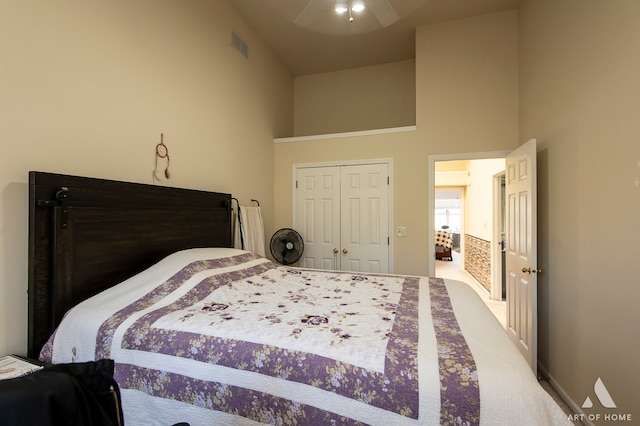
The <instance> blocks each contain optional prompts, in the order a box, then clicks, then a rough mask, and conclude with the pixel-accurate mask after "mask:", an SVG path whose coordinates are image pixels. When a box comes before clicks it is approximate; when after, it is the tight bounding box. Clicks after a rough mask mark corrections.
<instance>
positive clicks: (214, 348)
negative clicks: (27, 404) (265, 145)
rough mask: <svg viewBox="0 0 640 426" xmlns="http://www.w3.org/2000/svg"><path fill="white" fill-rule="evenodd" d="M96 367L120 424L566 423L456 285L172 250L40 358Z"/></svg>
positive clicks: (240, 254) (65, 328)
mask: <svg viewBox="0 0 640 426" xmlns="http://www.w3.org/2000/svg"><path fill="white" fill-rule="evenodd" d="M103 358H109V359H113V360H114V361H115V373H114V377H115V379H116V380H117V382H118V384H119V386H120V388H121V393H122V404H123V410H124V415H125V422H126V423H127V424H128V425H137V424H141V425H142V424H144V425H148V424H159V425H160V424H174V423H178V422H188V423H190V424H191V425H192V426H195V425H210V424H217V425H218V424H220V425H227V424H228V425H245V424H246V425H250V424H264V423H266V424H354V425H355V424H372V425H377V424H379V425H439V424H526V425H536V424H540V425H553V424H569V422H568V419H567V416H566V415H565V414H564V413H563V412H562V410H561V409H560V408H559V407H558V406H557V404H556V403H555V402H554V401H553V400H552V399H551V398H550V397H549V395H548V394H547V393H546V392H545V391H544V390H543V389H542V388H541V387H540V386H539V384H538V383H537V380H536V378H535V376H534V374H533V372H532V371H531V370H530V368H529V367H528V365H527V364H526V362H525V360H524V358H523V357H522V356H521V355H520V354H519V353H518V351H517V349H516V348H515V346H514V345H513V344H512V343H511V341H510V340H509V339H508V337H507V335H506V333H505V331H504V329H503V328H502V327H501V326H500V324H499V323H498V321H497V320H496V319H495V317H493V315H492V314H491V312H489V310H488V309H487V308H486V306H485V305H484V303H483V302H482V301H481V300H480V298H479V297H478V295H477V294H476V293H475V291H474V290H473V289H471V288H470V287H469V286H468V285H467V284H465V283H462V282H458V281H452V280H442V279H438V278H427V277H413V276H400V275H384V274H360V273H353V272H335V271H324V270H311V269H302V268H294V267H287V266H282V265H279V264H276V263H273V262H271V261H269V260H267V259H265V258H263V257H260V256H257V255H255V254H253V253H249V252H245V251H241V250H235V249H220V248H211V249H192V250H185V251H181V252H178V253H175V254H173V255H171V256H169V257H167V258H166V259H164V260H162V261H161V262H159V263H158V264H156V265H154V266H153V267H151V268H149V269H148V270H146V271H144V272H142V273H140V274H138V275H136V276H134V277H132V278H131V279H129V280H127V281H125V282H123V283H120V284H118V285H116V286H114V287H112V288H110V289H108V290H106V291H104V292H102V293H100V294H99V295H96V296H94V297H92V298H90V299H88V300H86V301H84V302H82V303H81V304H79V305H77V306H76V307H74V308H73V309H71V310H70V311H69V312H68V313H67V314H66V315H65V317H64V319H63V321H62V323H61V324H60V326H59V327H58V328H57V330H56V331H55V332H54V334H53V335H52V336H51V338H50V339H49V341H48V343H47V344H46V345H45V347H44V348H43V350H42V352H41V359H42V360H43V361H48V362H53V363H61V362H82V361H89V360H95V359H103Z"/></svg>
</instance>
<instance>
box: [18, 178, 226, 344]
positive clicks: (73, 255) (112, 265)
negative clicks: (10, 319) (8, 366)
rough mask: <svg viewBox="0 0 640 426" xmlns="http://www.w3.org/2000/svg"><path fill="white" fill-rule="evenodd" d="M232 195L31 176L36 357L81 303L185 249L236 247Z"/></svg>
mask: <svg viewBox="0 0 640 426" xmlns="http://www.w3.org/2000/svg"><path fill="white" fill-rule="evenodd" d="M231 245H232V237H231V195H230V194H221V193H215V192H206V191H197V190H190V189H179V188H169V187H163V186H155V185H145V184H137V183H127V182H118V181H112V180H104V179H93V178H88V177H79V176H67V175H60V174H52V173H43V172H30V173H29V272H28V274H29V297H28V300H29V324H28V329H29V336H28V351H29V356H31V357H37V356H38V353H39V351H40V349H41V348H42V346H43V345H44V343H45V342H46V340H47V339H48V338H49V335H50V334H51V333H52V332H53V331H54V329H55V327H56V326H57V325H58V324H59V322H60V320H61V319H62V316H63V315H64V314H65V312H66V311H67V310H68V309H69V308H71V307H72V306H74V305H76V304H77V303H79V302H81V301H83V300H84V299H87V298H88V297H91V296H93V295H94V294H96V293H98V292H100V291H102V290H104V289H106V288H109V287H111V286H113V285H115V284H118V283H119V282H121V281H123V280H125V279H127V278H129V277H131V276H133V275H135V274H136V273H138V272H140V271H142V270H144V269H146V268H148V267H149V266H151V265H153V264H154V263H156V262H158V261H159V260H161V259H162V258H164V257H165V256H167V255H169V254H171V253H173V252H176V251H178V250H182V249H187V248H195V247H231Z"/></svg>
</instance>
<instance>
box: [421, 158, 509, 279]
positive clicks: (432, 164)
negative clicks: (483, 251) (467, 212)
mask: <svg viewBox="0 0 640 426" xmlns="http://www.w3.org/2000/svg"><path fill="white" fill-rule="evenodd" d="M510 152H512V151H487V152H463V153H459V154H437V155H430V156H429V158H428V165H427V179H428V182H427V189H428V193H427V212H428V214H427V218H428V222H429V223H428V234H427V258H428V259H427V260H428V265H429V269H428V275H429V276H430V277H435V276H436V259H435V257H436V248H435V244H434V243H433V242H434V241H435V226H436V225H435V220H434V217H433V216H434V214H433V212H434V211H435V197H436V195H435V194H436V187H435V178H436V162H439V161H457V160H487V159H492V158H506V157H507V155H508V154H509V153H510ZM463 238H464V235H460V240H461V243H460V244H461V245H462V239H463ZM491 282H492V284H493V277H492V278H491Z"/></svg>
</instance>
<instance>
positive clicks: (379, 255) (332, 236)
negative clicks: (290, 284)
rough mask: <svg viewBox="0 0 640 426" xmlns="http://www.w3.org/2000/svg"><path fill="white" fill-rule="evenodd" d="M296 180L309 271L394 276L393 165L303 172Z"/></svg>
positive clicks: (299, 222) (298, 214)
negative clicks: (390, 180) (391, 218)
mask: <svg viewBox="0 0 640 426" xmlns="http://www.w3.org/2000/svg"><path fill="white" fill-rule="evenodd" d="M296 182H297V184H296V185H297V186H296V204H295V206H296V212H295V214H294V215H295V218H296V221H295V227H296V230H297V231H298V232H300V234H301V235H302V237H303V239H304V244H305V247H304V254H303V261H302V265H303V266H304V267H308V268H318V269H336V270H345V271H354V272H380V273H387V272H389V269H390V239H389V237H390V235H389V221H390V212H389V164H387V163H377V164H354V165H343V166H327V167H308V168H299V169H297V174H296Z"/></svg>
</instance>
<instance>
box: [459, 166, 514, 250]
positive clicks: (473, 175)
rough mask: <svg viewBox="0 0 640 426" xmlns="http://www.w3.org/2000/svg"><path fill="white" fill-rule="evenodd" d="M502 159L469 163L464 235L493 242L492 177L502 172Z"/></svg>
mask: <svg viewBox="0 0 640 426" xmlns="http://www.w3.org/2000/svg"><path fill="white" fill-rule="evenodd" d="M504 165H505V161H504V159H497V158H496V159H487V160H472V161H469V186H467V191H466V194H465V197H464V210H465V216H464V233H465V234H470V235H473V236H474V237H476V238H480V239H482V240H485V241H493V210H494V209H493V203H492V200H493V186H494V182H493V176H494V175H496V174H498V173H500V172H504Z"/></svg>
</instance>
